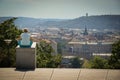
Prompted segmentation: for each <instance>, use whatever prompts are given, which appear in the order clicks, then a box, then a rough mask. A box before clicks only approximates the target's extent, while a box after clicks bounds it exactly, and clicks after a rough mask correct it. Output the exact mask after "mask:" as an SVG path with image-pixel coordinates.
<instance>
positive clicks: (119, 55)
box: [108, 40, 120, 69]
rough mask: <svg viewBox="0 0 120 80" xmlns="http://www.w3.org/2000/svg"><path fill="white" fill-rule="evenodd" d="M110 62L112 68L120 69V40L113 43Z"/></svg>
mask: <svg viewBox="0 0 120 80" xmlns="http://www.w3.org/2000/svg"><path fill="white" fill-rule="evenodd" d="M108 63H109V65H110V68H112V69H120V40H119V41H118V42H116V43H114V44H113V45H112V55H111V57H110V59H109V60H108Z"/></svg>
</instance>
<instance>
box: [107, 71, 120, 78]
mask: <svg viewBox="0 0 120 80" xmlns="http://www.w3.org/2000/svg"><path fill="white" fill-rule="evenodd" d="M107 80H120V70H109V71H108V75H107Z"/></svg>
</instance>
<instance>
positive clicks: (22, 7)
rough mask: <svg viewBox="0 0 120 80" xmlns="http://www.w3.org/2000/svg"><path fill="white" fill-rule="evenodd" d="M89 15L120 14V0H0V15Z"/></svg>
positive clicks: (40, 16)
mask: <svg viewBox="0 0 120 80" xmlns="http://www.w3.org/2000/svg"><path fill="white" fill-rule="evenodd" d="M86 13H88V15H107V14H109V15H112V14H113V15H119V14H120V1H119V0H91V1H89V0H0V17H2V16H14V17H21V16H22V17H33V18H57V19H73V18H77V17H80V16H85V15H86Z"/></svg>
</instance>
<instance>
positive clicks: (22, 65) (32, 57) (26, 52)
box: [16, 42, 36, 69]
mask: <svg viewBox="0 0 120 80" xmlns="http://www.w3.org/2000/svg"><path fill="white" fill-rule="evenodd" d="M35 68H36V43H35V42H34V43H33V44H32V46H31V48H20V47H19V46H17V48H16V69H35Z"/></svg>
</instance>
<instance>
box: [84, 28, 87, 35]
mask: <svg viewBox="0 0 120 80" xmlns="http://www.w3.org/2000/svg"><path fill="white" fill-rule="evenodd" d="M84 35H88V31H87V28H86V27H85V31H84Z"/></svg>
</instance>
